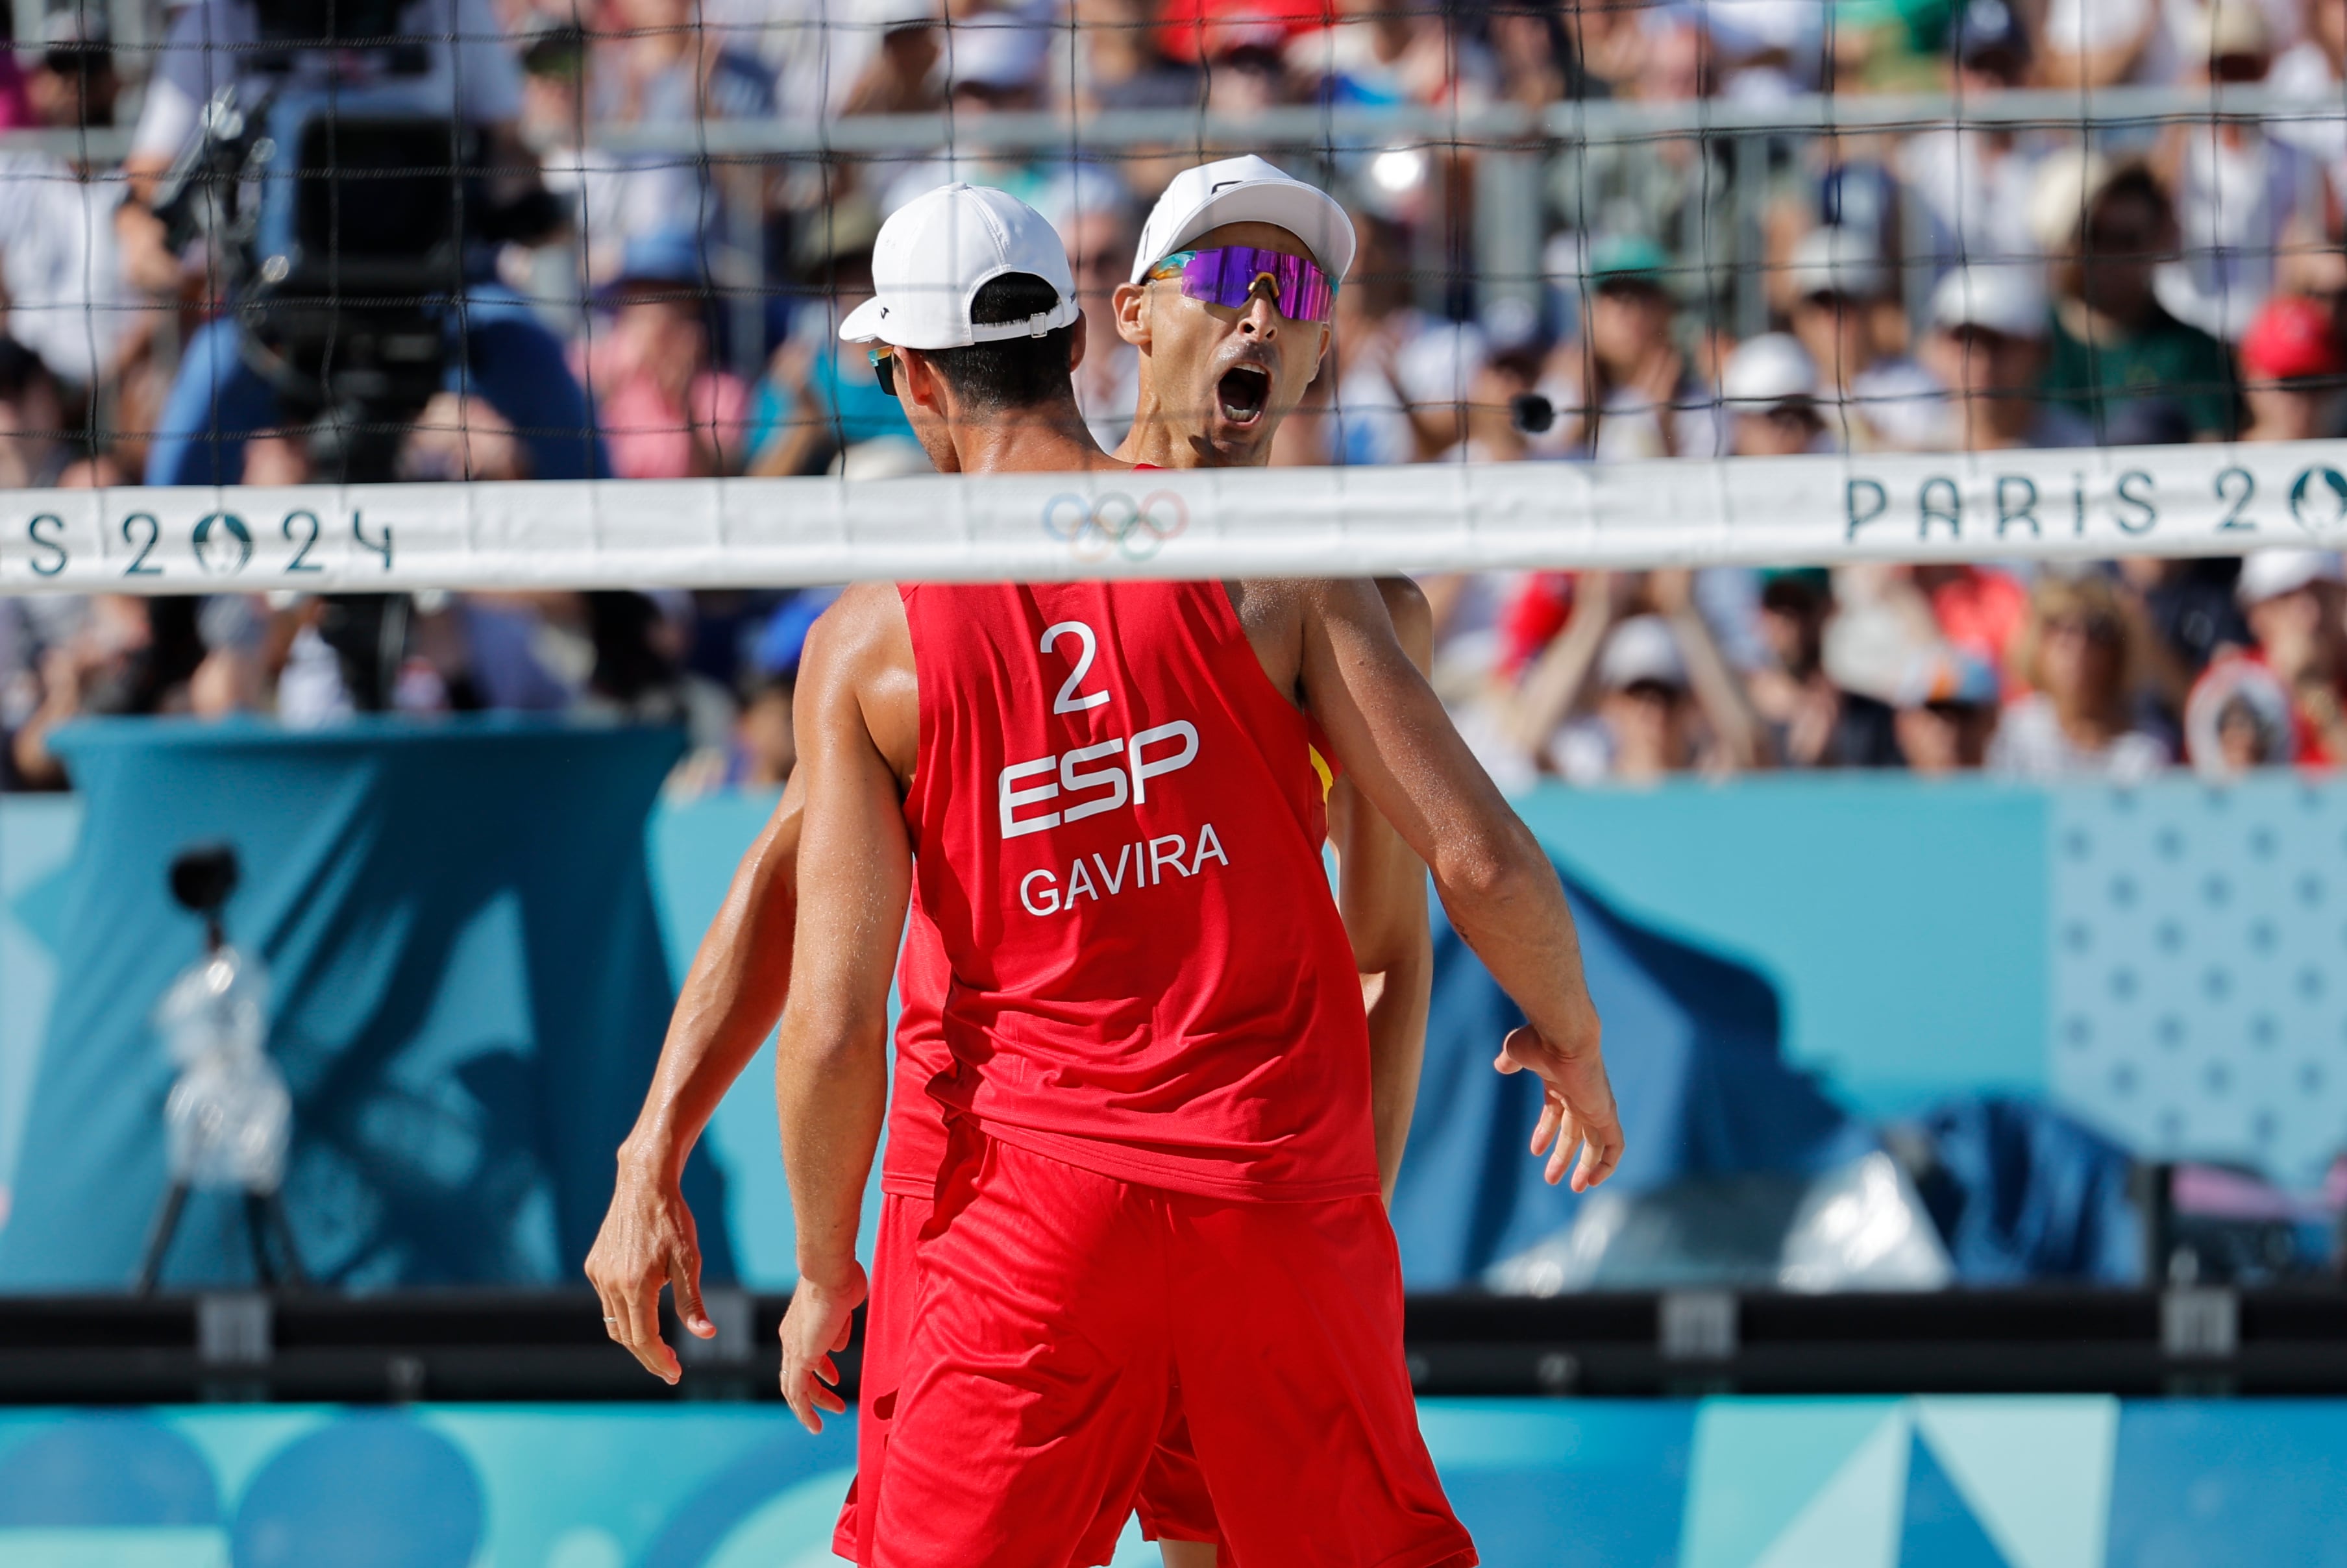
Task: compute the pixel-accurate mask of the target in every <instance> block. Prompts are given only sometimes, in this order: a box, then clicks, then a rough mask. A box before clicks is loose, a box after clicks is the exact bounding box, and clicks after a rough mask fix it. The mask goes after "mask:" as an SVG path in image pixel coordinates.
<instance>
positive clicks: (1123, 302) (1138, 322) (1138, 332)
mask: <svg viewBox="0 0 2347 1568" xmlns="http://www.w3.org/2000/svg"><path fill="white" fill-rule="evenodd" d="M1112 298H1113V302H1114V307H1115V311H1116V335H1117V336H1119V337H1121V338H1122V339H1123V340H1124V341H1125V342H1127V343H1131V344H1132V345H1133V347H1135V348H1137V349H1140V350H1141V351H1142V352H1143V353H1144V354H1145V353H1147V352H1148V351H1149V349H1150V348H1151V347H1152V342H1151V335H1152V334H1151V333H1150V322H1149V310H1148V305H1149V290H1148V289H1147V288H1146V287H1144V286H1143V285H1142V284H1140V283H1119V284H1118V285H1117V286H1116V293H1115V294H1114V296H1112Z"/></svg>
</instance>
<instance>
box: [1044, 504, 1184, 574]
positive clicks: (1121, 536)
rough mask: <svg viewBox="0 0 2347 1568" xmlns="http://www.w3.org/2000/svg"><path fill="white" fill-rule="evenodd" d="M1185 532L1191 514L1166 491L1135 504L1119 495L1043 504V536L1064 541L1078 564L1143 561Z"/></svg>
mask: <svg viewBox="0 0 2347 1568" xmlns="http://www.w3.org/2000/svg"><path fill="white" fill-rule="evenodd" d="M1189 526H1190V508H1189V506H1188V505H1187V503H1185V502H1184V500H1183V499H1182V497H1179V496H1177V495H1175V494H1174V493H1173V491H1171V490H1155V491H1152V492H1151V493H1150V494H1148V495H1146V496H1143V497H1141V499H1139V500H1138V501H1136V500H1134V499H1133V497H1131V496H1128V495H1125V494H1123V493H1122V492H1121V491H1116V490H1111V491H1108V492H1107V493H1106V494H1103V495H1099V496H1093V497H1083V496H1077V495H1058V496H1054V497H1051V499H1050V500H1048V501H1046V502H1044V503H1043V531H1044V532H1045V533H1047V534H1049V535H1051V537H1052V538H1055V539H1064V540H1066V541H1067V544H1068V547H1069V548H1070V549H1071V550H1072V551H1073V552H1074V554H1075V558H1076V559H1078V560H1081V561H1087V562H1097V561H1104V560H1106V559H1109V558H1110V557H1111V556H1113V555H1121V556H1122V557H1123V558H1124V559H1127V560H1132V561H1144V560H1147V559H1149V558H1150V557H1152V556H1153V555H1155V554H1156V553H1157V552H1158V551H1159V550H1160V549H1162V548H1164V545H1165V541H1166V540H1168V539H1171V538H1177V537H1179V535H1180V534H1181V532H1182V530H1183V529H1184V528H1188V527H1189Z"/></svg>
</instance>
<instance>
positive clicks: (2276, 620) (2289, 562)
mask: <svg viewBox="0 0 2347 1568" xmlns="http://www.w3.org/2000/svg"><path fill="white" fill-rule="evenodd" d="M2239 593H2240V601H2241V610H2242V612H2243V613H2244V614H2245V615H2246V616H2247V617H2248V619H2249V623H2250V631H2251V632H2252V633H2253V634H2254V635H2255V638H2256V644H2255V646H2254V647H2252V648H2250V649H2249V650H2247V651H2244V652H2241V653H2239V654H2235V655H2231V656H2229V657H2225V658H2220V659H2219V660H2218V661H2216V662H2214V663H2212V664H2210V665H2209V669H2208V671H2207V672H2206V673H2204V674H2203V675H2202V676H2201V678H2200V680H2199V681H2198V682H2197V683H2196V684H2195V686H2194V688H2193V692H2192V700H2191V702H2189V703H2188V705H2187V708H2186V726H2187V733H2188V735H2191V734H2193V733H2194V721H2195V720H2196V719H2198V720H2200V721H2201V723H2200V724H2199V731H2200V733H2199V734H2198V737H2197V738H2196V746H2197V748H2198V749H2197V750H2196V753H2195V757H2194V761H2195V762H2196V764H2200V763H2201V762H2202V758H2203V755H2204V754H2205V755H2207V756H2209V757H2210V758H2212V759H2213V758H2214V757H2216V756H2217V755H2218V753H2216V752H2214V751H2211V750H2210V747H2211V745H2212V744H2213V743H2216V742H2218V741H2221V740H2222V736H2221V734H2220V733H2210V732H2212V731H2215V730H2217V729H2218V728H2219V726H2217V724H2216V720H2217V719H2218V718H2219V716H2221V714H2222V712H2223V709H2224V704H2225V702H2227V701H2229V699H2230V698H2232V697H2234V696H2239V697H2241V698H2242V699H2243V701H2244V702H2246V703H2247V704H2248V706H2249V708H2250V712H2251V716H2256V715H2261V714H2265V713H2268V712H2270V711H2272V710H2274V709H2276V708H2279V709H2280V711H2281V712H2283V713H2285V714H2286V715H2287V717H2288V727H2289V740H2288V743H2287V744H2286V745H2285V744H2284V743H2282V741H2281V740H2280V738H2279V737H2274V738H2271V743H2270V745H2268V746H2267V747H2265V748H2264V749H2263V750H2261V751H2260V752H2259V753H2258V754H2259V755H2260V756H2261V757H2266V758H2267V759H2268V760H2283V759H2291V760H2295V761H2297V762H2298V763H2300V764H2303V765H2306V766H2310V767H2322V768H2332V767H2337V766H2338V765H2339V764H2340V763H2341V762H2342V760H2347V620H2342V611H2347V573H2342V571H2341V569H2340V565H2339V558H2338V557H2337V556H2335V555H2332V554H2331V553H2330V552H2328V551H2321V550H2260V551H2259V552H2258V553H2257V554H2255V555H2251V556H2247V557H2245V558H2243V559H2242V561H2241V579H2240V589H2239ZM2261 678H2262V679H2261ZM2242 722H2244V723H2246V720H2244V721H2242ZM2245 740H2246V732H2244V733H2242V734H2240V735H2237V737H2236V743H2234V744H2233V745H2232V746H2231V747H2230V748H2229V749H2228V750H2226V751H2225V752H2224V753H2223V754H2224V755H2225V756H2227V757H2239V756H2241V755H2245V754H2247V753H2245V752H2244V751H2243V750H2242V743H2245ZM2269 753H2270V754H2269Z"/></svg>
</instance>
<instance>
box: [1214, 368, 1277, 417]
mask: <svg viewBox="0 0 2347 1568" xmlns="http://www.w3.org/2000/svg"><path fill="white" fill-rule="evenodd" d="M1270 403H1271V373H1270V372H1269V371H1267V370H1266V369H1264V368H1263V367H1262V366H1261V365H1257V364H1235V365H1233V366H1231V368H1230V369H1228V370H1226V371H1225V372H1223V378H1222V379H1221V380H1220V381H1218V382H1216V383H1215V384H1214V406H1215V408H1216V409H1217V410H1218V411H1219V412H1220V413H1221V414H1222V416H1223V417H1224V418H1225V419H1227V420H1229V421H1230V422H1231V423H1232V424H1233V425H1253V424H1255V422H1256V421H1258V420H1260V419H1261V418H1262V417H1263V413H1264V410H1265V409H1266V407H1268V406H1269V405H1270Z"/></svg>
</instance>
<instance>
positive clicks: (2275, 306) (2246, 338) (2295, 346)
mask: <svg viewBox="0 0 2347 1568" xmlns="http://www.w3.org/2000/svg"><path fill="white" fill-rule="evenodd" d="M2241 370H2242V373H2243V374H2246V375H2248V376H2249V377H2250V379H2251V380H2253V381H2294V380H2297V379H2298V378H2299V377H2301V376H2309V375H2337V374H2340V373H2341V372H2342V370H2347V355H2342V354H2341V353H2340V352H2339V338H2338V334H2337V333H2334V332H2333V331H2332V324H2331V313H2330V312H2328V311H2326V310H2324V309H2323V308H2322V307H2321V305H2318V304H2316V303H2315V302H2313V301H2312V300H2310V299H2305V298H2302V297H2301V296H2298V295H2295V294H2278V295H2276V296H2275V297H2274V298H2272V299H2270V300H2269V301H2267V302H2266V306H2265V309H2263V310H2261V311H2260V312H2259V313H2257V318H2256V319H2255V320H2253V321H2252V322H2250V330H2249V331H2248V332H2246V333H2242V334H2241Z"/></svg>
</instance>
